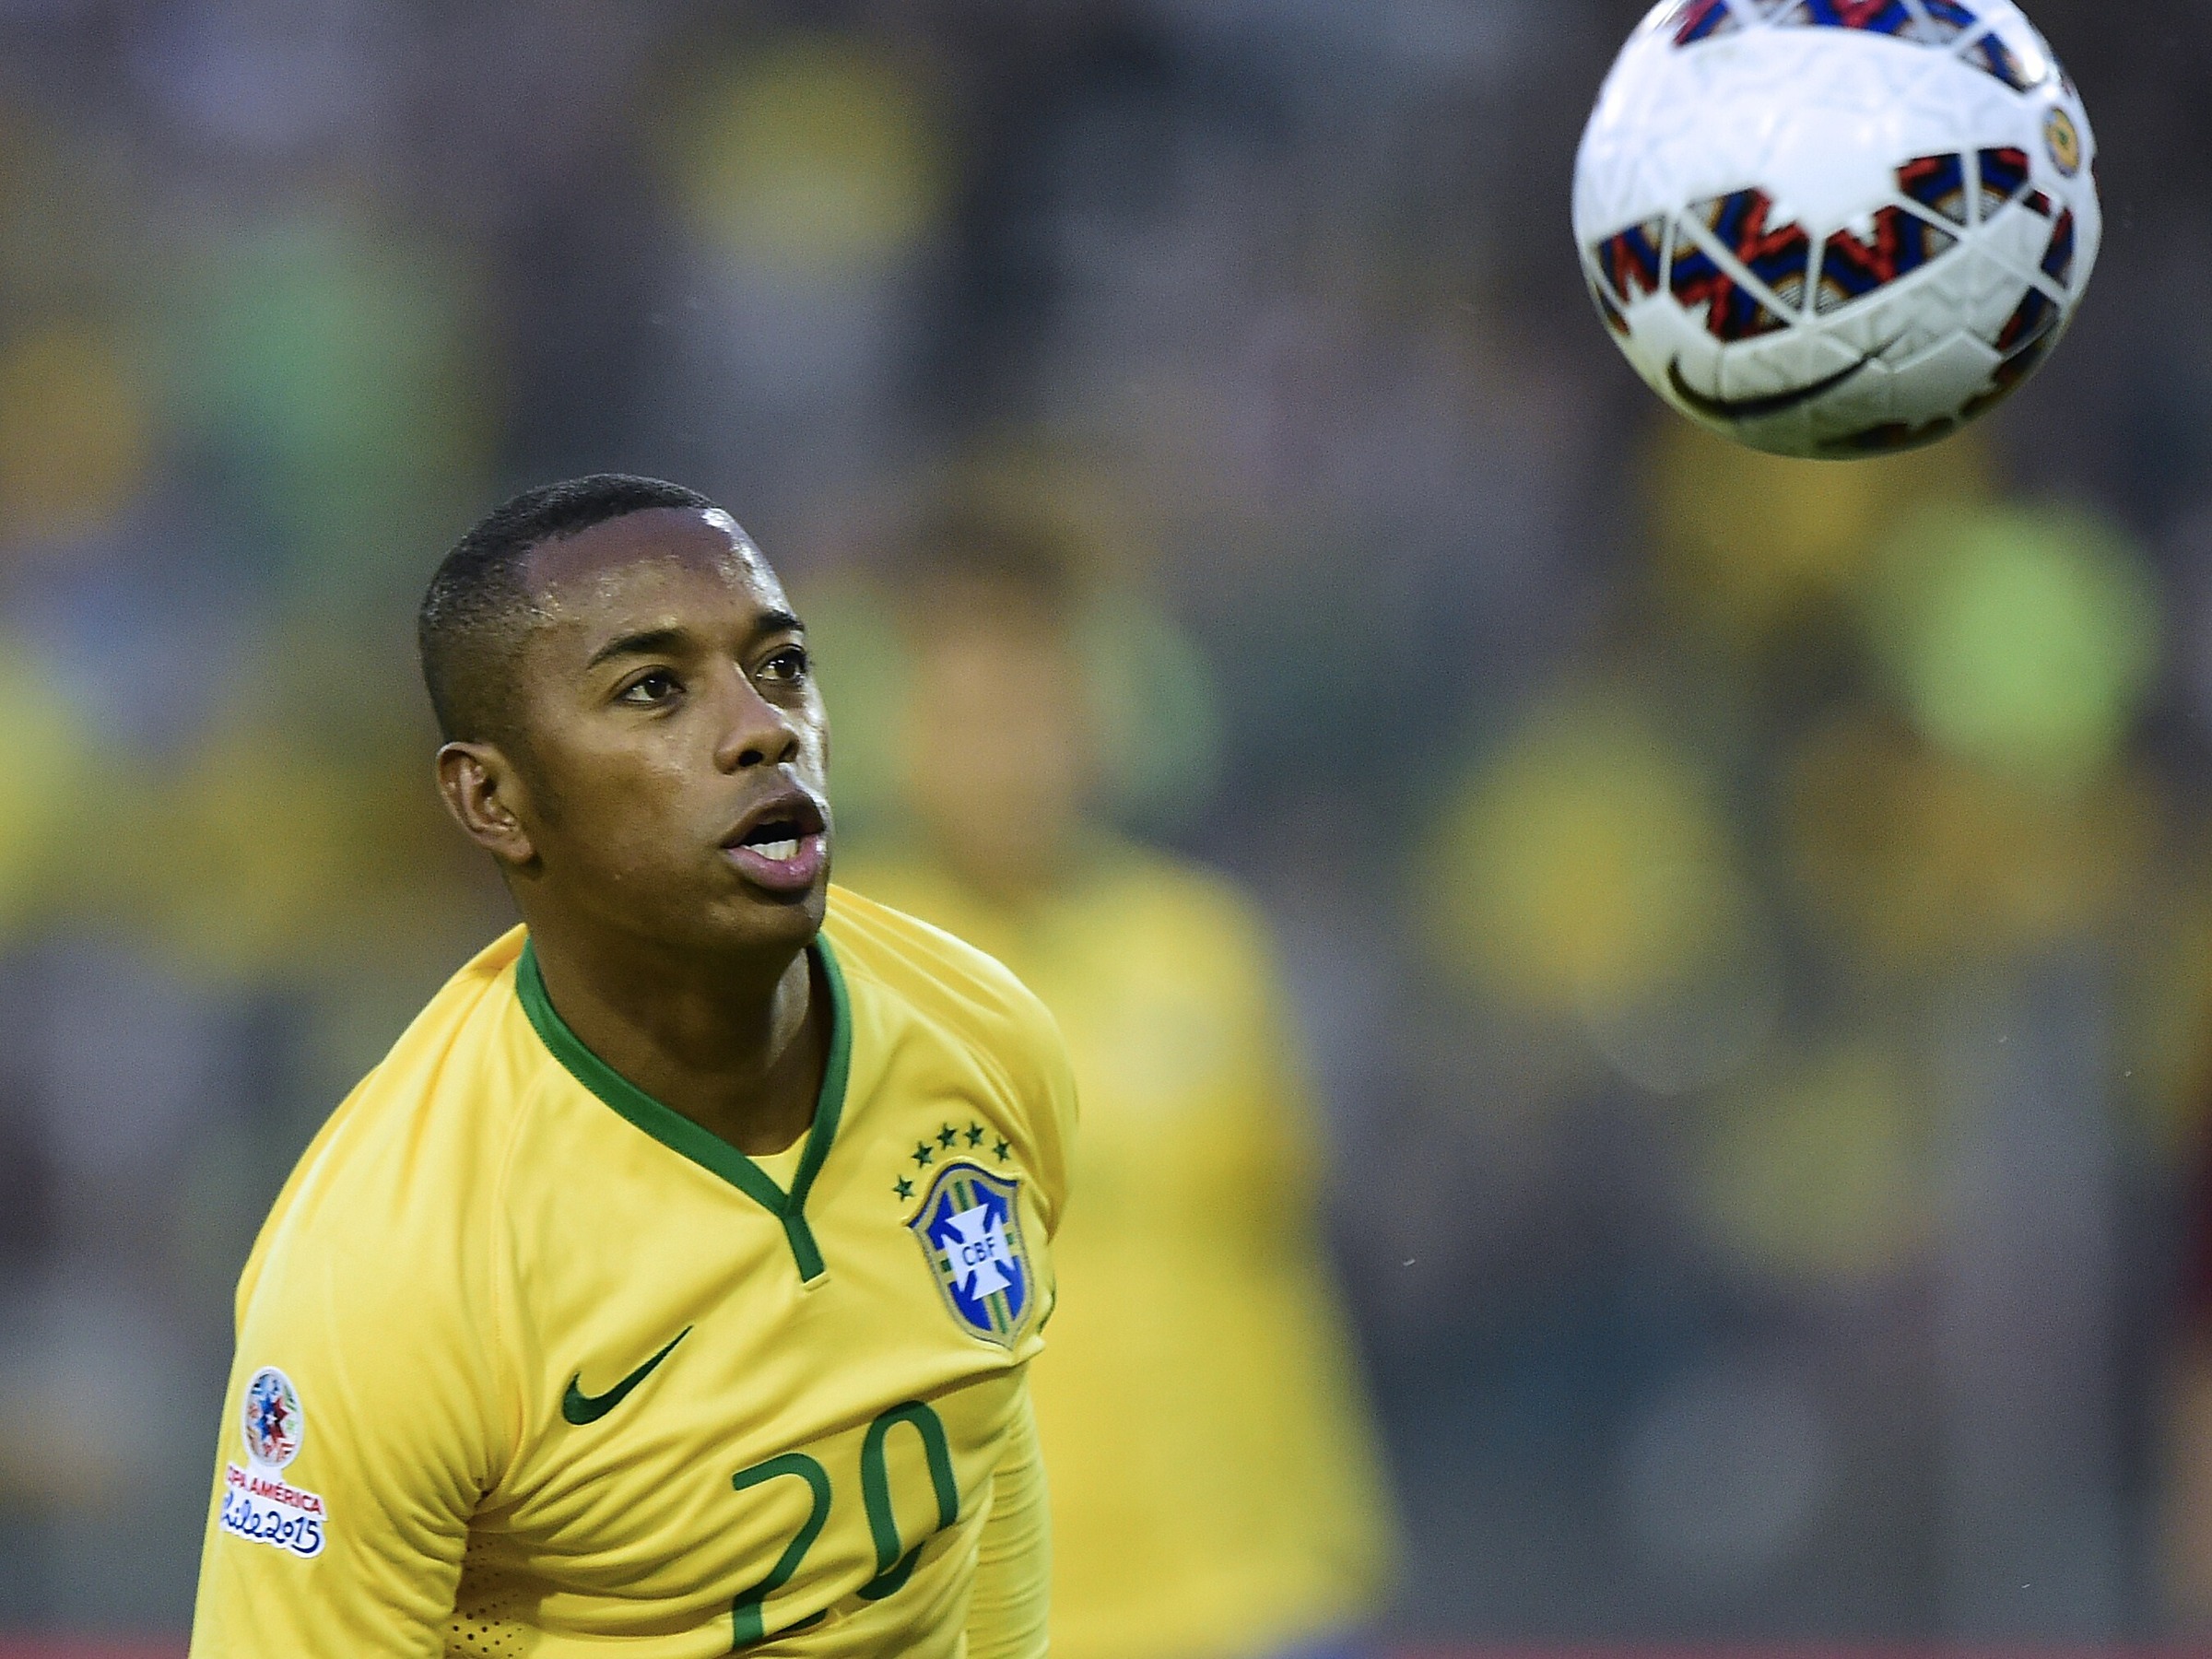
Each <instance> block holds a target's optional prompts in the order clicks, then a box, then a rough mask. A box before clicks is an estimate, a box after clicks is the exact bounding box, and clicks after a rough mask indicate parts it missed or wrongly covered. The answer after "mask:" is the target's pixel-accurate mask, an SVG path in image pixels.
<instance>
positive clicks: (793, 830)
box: [722, 789, 830, 893]
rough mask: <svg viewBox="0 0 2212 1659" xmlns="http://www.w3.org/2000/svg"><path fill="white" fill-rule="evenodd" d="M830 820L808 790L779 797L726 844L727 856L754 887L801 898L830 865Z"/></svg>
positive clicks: (751, 815) (755, 811)
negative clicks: (795, 894) (798, 895)
mask: <svg viewBox="0 0 2212 1659" xmlns="http://www.w3.org/2000/svg"><path fill="white" fill-rule="evenodd" d="M829 829H830V824H829V817H828V815H827V814H826V813H825V812H824V811H823V810H822V805H821V803H820V802H819V801H818V800H816V799H815V797H814V796H813V795H812V794H808V793H807V792H806V790H804V789H789V790H782V791H779V792H778V793H777V794H774V795H772V796H771V797H770V798H769V799H767V800H765V801H763V802H761V803H760V804H759V806H755V807H754V808H753V809H752V810H751V811H750V812H748V813H747V814H746V815H745V817H744V818H741V819H740V820H739V821H738V823H737V827H736V828H735V829H734V830H731V831H730V833H729V834H728V835H726V836H724V838H723V842H722V851H723V856H724V857H725V858H727V859H728V860H729V861H730V863H731V864H733V865H735V866H736V867H737V872H738V874H739V875H741V876H743V877H745V878H746V879H747V881H750V882H751V883H752V884H753V885H754V886H755V887H760V888H767V889H768V890H769V891H770V892H773V893H803V892H806V891H807V890H808V889H810V888H812V887H813V886H814V884H815V883H816V882H817V881H818V880H820V879H821V876H822V872H823V870H824V869H825V868H826V867H827V866H828V865H829V862H830V835H829Z"/></svg>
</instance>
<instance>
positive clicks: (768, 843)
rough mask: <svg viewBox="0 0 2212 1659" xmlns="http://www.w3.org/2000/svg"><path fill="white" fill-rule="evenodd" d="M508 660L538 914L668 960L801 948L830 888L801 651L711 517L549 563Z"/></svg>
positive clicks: (818, 710)
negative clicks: (537, 612)
mask: <svg viewBox="0 0 2212 1659" xmlns="http://www.w3.org/2000/svg"><path fill="white" fill-rule="evenodd" d="M530 575H531V578H532V585H533V588H534V591H535V593H536V594H538V595H539V596H540V598H541V602H542V616H543V618H544V620H543V621H542V623H541V624H540V625H539V626H538V627H537V628H535V630H534V631H533V633H532V636H531V639H530V642H529V644H528V645H527V647H526V648H525V650H524V653H523V661H522V665H521V671H522V675H523V683H522V686H521V687H520V690H521V693H522V706H521V709H520V711H519V712H520V715H521V721H520V728H521V730H522V732H523V734H524V745H523V747H524V750H525V753H524V755H522V756H518V757H516V759H520V760H522V761H523V764H522V765H521V766H519V767H517V768H516V769H515V778H516V782H517V784H518V785H519V787H518V788H517V789H516V790H515V791H514V794H513V795H512V798H511V800H510V806H512V808H513V810H514V813H515V816H516V818H517V819H518V820H519V827H520V829H521V830H523V832H524V835H525V836H526V838H527V841H528V849H529V853H530V859H529V862H528V863H527V864H526V865H524V866H523V867H521V868H517V869H515V871H514V875H515V878H516V883H517V888H518V896H521V897H522V898H523V899H524V906H525V910H526V911H527V910H528V909H529V908H530V907H531V904H532V901H533V900H536V901H537V902H538V903H540V904H541V905H542V904H543V903H545V902H548V901H549V902H552V903H557V904H558V905H559V906H560V907H561V909H562V910H563V911H564V912H567V913H568V915H569V916H571V918H574V919H575V920H577V921H586V920H588V922H589V923H590V924H594V925H595V926H597V927H600V928H604V929H611V930H614V931H615V932H618V933H622V934H629V935H641V936H642V937H643V938H645V939H648V940H650V941H652V942H654V943H659V944H663V945H670V946H676V947H701V948H709V949H714V948H729V947H738V948H746V947H778V946H796V945H803V944H804V943H805V942H806V941H807V940H808V939H811V938H812V937H813V936H814V934H815V932H816V931H817V930H818V928H819V927H820V926H821V922H822V914H823V911H824V908H825V905H826V900H827V892H828V888H829V881H830V807H829V801H828V795H827V761H828V746H829V732H828V724H827V722H826V720H825V718H824V716H823V712H822V701H821V696H820V693H819V692H818V690H817V689H816V688H815V684H814V674H813V668H812V664H811V662H810V659H809V658H808V655H807V652H806V633H805V630H804V629H803V628H802V627H801V626H800V623H799V620H798V618H796V617H795V616H794V615H793V614H792V611H791V606H790V603H789V602H788V601H787V600H786V599H785V597H784V595H783V590H782V584H781V583H779V582H777V580H776V577H775V572H774V571H771V570H770V568H769V566H768V561H767V560H766V559H763V558H762V557H761V555H760V553H759V549H758V548H756V547H753V545H752V544H751V542H750V541H749V540H747V537H746V535H745V533H744V532H743V531H742V530H740V529H739V528H738V527H737V525H736V524H735V523H734V522H732V521H731V519H730V518H729V517H728V516H727V515H725V514H723V513H720V512H689V511H676V510H665V511H655V512H638V513H632V514H630V515H629V516H628V517H625V518H620V519H615V520H611V521H609V522H608V523H606V524H600V525H597V526H595V527H594V528H593V529H590V530H587V531H585V532H583V533H582V535H575V536H571V537H570V538H568V539H566V540H563V541H558V542H554V543H550V544H548V545H547V546H546V547H541V548H539V549H538V550H537V551H536V553H535V554H534V555H533V556H532V562H531V570H530Z"/></svg>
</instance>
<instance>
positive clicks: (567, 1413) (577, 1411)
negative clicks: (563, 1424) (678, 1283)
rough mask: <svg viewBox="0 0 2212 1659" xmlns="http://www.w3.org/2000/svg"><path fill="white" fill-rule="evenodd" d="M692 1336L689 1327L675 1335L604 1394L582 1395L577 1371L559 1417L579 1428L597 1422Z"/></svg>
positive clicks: (570, 1382)
mask: <svg viewBox="0 0 2212 1659" xmlns="http://www.w3.org/2000/svg"><path fill="white" fill-rule="evenodd" d="M688 1335H691V1327H690V1326H689V1325H686V1326H685V1327H684V1328H683V1329H682V1330H680V1331H678V1332H677V1334H676V1340H675V1341H674V1342H671V1343H669V1345H668V1346H667V1347H665V1348H663V1349H662V1350H661V1351H660V1352H659V1353H657V1354H655V1355H654V1356H653V1358H652V1359H648V1360H646V1361H645V1363H644V1364H642V1365H641V1366H639V1367H638V1369H637V1370H636V1371H631V1372H630V1373H629V1376H627V1377H625V1378H623V1379H622V1381H621V1382H618V1383H616V1384H615V1385H614V1386H613V1387H612V1388H610V1389H608V1390H607V1391H606V1393H605V1394H585V1393H584V1392H583V1373H582V1371H578V1372H577V1373H576V1374H575V1375H574V1376H573V1377H571V1378H570V1379H569V1392H568V1394H566V1395H565V1396H564V1397H563V1398H562V1400H561V1402H560V1415H561V1416H562V1417H563V1418H566V1419H567V1420H568V1421H569V1422H571V1423H573V1424H575V1425H576V1427H577V1428H579V1429H581V1428H582V1427H583V1426H584V1425H585V1424H586V1423H595V1422H597V1421H598V1420H599V1419H600V1418H603V1417H605V1416H606V1414H607V1413H608V1412H610V1411H612V1410H613V1409H614V1408H615V1407H616V1406H619V1405H621V1404H622V1402H623V1401H625V1400H627V1399H629V1391H630V1390H631V1389H633V1388H635V1387H637V1385H638V1384H639V1383H641V1382H644V1381H645V1379H646V1378H648V1377H650V1376H652V1375H653V1368H654V1367H655V1366H657V1365H659V1364H660V1362H661V1361H662V1360H664V1359H667V1358H668V1356H669V1355H671V1354H673V1353H674V1352H676V1344H677V1342H681V1341H682V1340H683V1339H684V1338H685V1337H687V1336H688Z"/></svg>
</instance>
